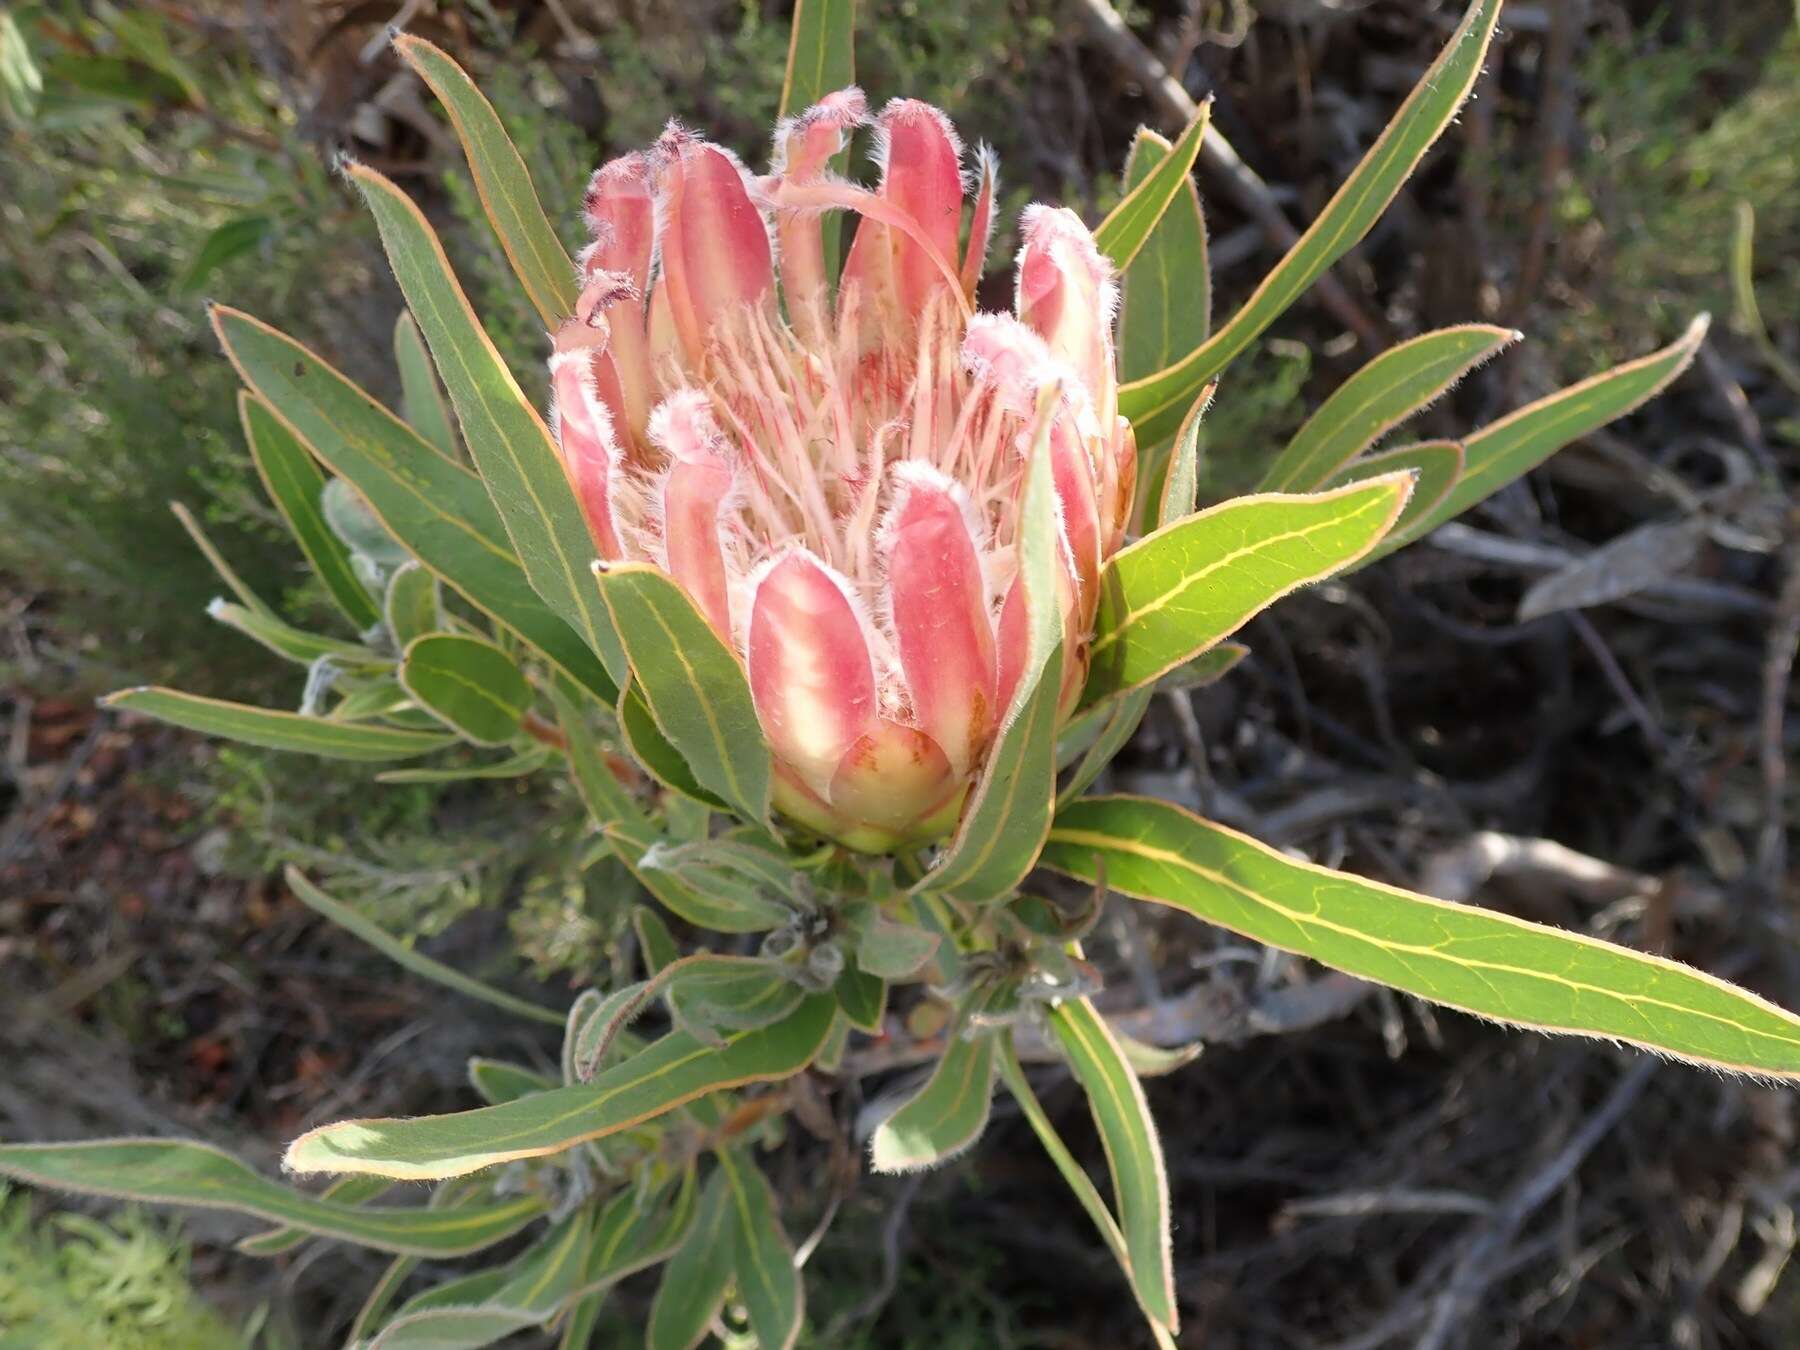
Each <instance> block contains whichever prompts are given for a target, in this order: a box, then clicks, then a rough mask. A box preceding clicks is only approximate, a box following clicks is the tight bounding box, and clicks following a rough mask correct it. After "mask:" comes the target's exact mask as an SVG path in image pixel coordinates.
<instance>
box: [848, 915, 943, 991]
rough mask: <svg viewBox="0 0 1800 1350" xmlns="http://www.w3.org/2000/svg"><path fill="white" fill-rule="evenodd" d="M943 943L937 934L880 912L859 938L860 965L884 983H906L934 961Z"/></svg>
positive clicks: (866, 924)
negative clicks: (910, 976) (896, 920)
mask: <svg viewBox="0 0 1800 1350" xmlns="http://www.w3.org/2000/svg"><path fill="white" fill-rule="evenodd" d="M939 940H940V939H939V938H938V935H937V934H936V933H927V932H926V931H925V930H924V929H923V928H920V927H918V926H916V925H914V924H910V923H895V922H894V921H893V920H892V919H890V918H888V917H887V916H886V915H885V914H882V913H881V912H880V911H876V912H875V913H874V914H873V915H871V916H870V917H869V919H868V920H867V921H866V922H865V923H864V924H863V926H862V930H861V931H860V932H859V933H858V934H857V936H856V964H857V965H858V966H859V967H861V968H862V970H863V971H864V972H865V973H866V974H869V975H874V976H877V977H879V978H880V979H884V980H903V979H905V978H906V977H907V976H908V975H911V974H914V973H915V972H917V971H918V969H919V967H921V966H923V965H924V964H925V963H926V962H927V961H929V960H931V958H932V955H933V954H934V953H935V952H936V951H937V949H938V943H939Z"/></svg>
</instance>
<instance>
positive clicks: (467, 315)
mask: <svg viewBox="0 0 1800 1350" xmlns="http://www.w3.org/2000/svg"><path fill="white" fill-rule="evenodd" d="M347 172H348V174H349V177H350V181H351V182H352V183H354V184H355V185H356V187H357V188H358V190H360V191H361V192H362V194H363V200H364V201H365V202H367V203H368V205H369V210H370V211H371V212H372V213H373V215H374V217H375V226H376V228H377V229H378V230H379V231H380V233H381V241H382V244H383V246H384V247H385V248H386V249H387V255H388V261H389V263H390V264H391V265H392V266H393V269H394V277H395V279H396V280H397V281H398V282H399V283H400V290H401V292H402V293H403V294H404V295H405V296H406V303H407V307H408V308H409V309H411V310H412V314H413V317H414V318H415V319H417V320H418V321H419V330H420V331H421V332H422V333H424V334H425V342H426V345H427V346H429V347H430V348H431V355H432V358H433V359H434V360H435V361H436V362H437V368H438V374H439V375H441V376H442V377H443V380H444V386H445V388H446V389H448V390H449V391H450V402H451V403H452V405H454V406H455V408H456V416H457V419H458V421H460V422H461V423H462V431H463V442H464V444H466V445H467V446H468V447H469V453H470V455H471V456H472V457H473V459H474V461H475V466H476V468H477V469H479V470H480V471H481V478H482V482H483V483H485V484H486V486H487V490H488V493H489V495H490V496H491V497H492V498H493V501H494V505H495V506H496V507H498V508H499V510H500V519H501V520H502V521H503V522H504V523H505V526H506V533H507V535H508V537H509V538H510V539H511V540H512V545H513V548H514V549H515V550H516V552H517V554H518V558H519V561H520V563H521V564H522V565H523V566H524V568H525V575H526V576H528V577H530V578H531V585H532V587H533V589H535V590H536V591H537V593H538V594H539V595H541V596H542V597H543V598H544V600H545V602H546V603H547V604H548V605H549V606H550V608H551V609H553V610H554V611H555V612H556V613H558V614H559V615H561V616H562V618H563V619H564V621H566V622H567V623H568V624H569V625H570V626H571V627H572V628H574V630H575V631H576V632H577V633H579V634H581V637H582V640H583V641H584V642H586V643H587V645H588V647H589V648H590V649H591V650H593V651H594V652H597V653H598V654H599V656H600V658H601V659H602V660H603V661H604V662H605V663H606V667H607V669H608V671H610V672H611V673H612V675H613V679H614V681H615V682H617V681H618V680H619V679H620V678H621V677H622V675H623V671H624V654H623V652H622V651H621V650H620V647H619V639H618V635H617V634H616V633H614V632H613V631H612V627H611V624H610V623H609V622H608V620H607V617H606V614H605V611H604V610H603V608H602V607H601V605H600V597H599V595H598V594H597V593H596V592H595V590H594V586H593V583H592V581H591V580H590V579H589V576H588V563H589V561H590V560H591V559H592V558H593V556H594V541H593V537H592V536H591V535H590V534H589V533H588V526H587V521H586V519H585V518H584V517H583V515H582V512H581V506H580V503H578V502H577V501H576V499H575V489H574V488H573V487H571V486H570V484H569V478H568V474H567V473H566V472H565V471H564V469H563V464H562V458H561V456H560V455H559V454H558V452H557V449H556V445H555V443H554V442H553V441H552V440H551V439H550V430H549V428H548V427H546V426H545V425H544V419H543V418H541V417H539V416H538V412H537V409H536V408H534V407H532V405H531V403H530V401H529V400H528V399H527V398H526V397H525V395H524V393H523V391H521V390H520V388H519V386H518V385H517V384H516V383H514V381H513V377H512V374H511V372H510V371H508V370H507V368H506V363H505V362H504V361H503V360H501V358H500V353H499V352H498V351H497V350H495V348H494V344H493V343H492V342H491V341H490V340H489V339H488V335H487V334H486V333H485V332H484V331H483V330H482V327H481V323H480V320H478V319H477V318H476V317H475V311H474V310H473V309H472V308H470V306H469V300H468V297H467V296H465V295H464V294H463V291H462V287H461V286H460V285H459V284H458V283H457V280H456V276H455V274H454V273H453V272H451V270H450V260H449V258H447V257H445V255H444V248H443V245H442V244H440V243H439V242H438V237H437V235H436V233H435V232H434V231H433V230H432V228H431V226H430V224H429V223H428V222H427V221H426V219H425V217H424V215H423V214H422V213H421V212H420V210H419V208H418V207H417V206H416V205H415V204H414V203H413V200H412V199H411V198H410V197H408V196H407V195H406V194H405V193H404V192H402V191H400V189H399V188H397V187H396V186H394V184H393V183H391V182H389V181H388V180H387V179H386V178H383V177H382V176H381V175H380V174H378V173H376V172H375V171H374V170H372V169H369V168H367V167H365V166H362V165H351V166H350V168H349V169H348V170H347Z"/></svg>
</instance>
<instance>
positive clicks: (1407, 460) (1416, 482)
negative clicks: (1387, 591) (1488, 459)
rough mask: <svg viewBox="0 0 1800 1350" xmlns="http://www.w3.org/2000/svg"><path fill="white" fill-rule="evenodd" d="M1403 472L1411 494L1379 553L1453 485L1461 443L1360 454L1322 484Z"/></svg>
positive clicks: (1425, 444)
mask: <svg viewBox="0 0 1800 1350" xmlns="http://www.w3.org/2000/svg"><path fill="white" fill-rule="evenodd" d="M1403 471H1404V472H1410V473H1412V474H1413V475H1414V479H1413V490H1412V496H1410V497H1408V498H1407V499H1406V508H1405V509H1404V510H1403V511H1401V512H1400V518H1399V519H1398V520H1396V521H1395V522H1394V528H1393V529H1391V530H1389V531H1388V535H1387V538H1386V539H1384V540H1382V541H1381V543H1380V544H1378V545H1377V546H1376V548H1377V550H1378V551H1380V552H1386V551H1387V550H1389V549H1390V548H1392V547H1394V546H1395V545H1394V540H1396V539H1405V538H1408V537H1409V536H1410V535H1411V534H1412V531H1413V527H1414V526H1415V525H1417V524H1418V522H1419V521H1421V520H1423V519H1425V517H1426V516H1428V515H1429V514H1430V513H1431V512H1432V511H1433V510H1435V509H1436V508H1437V506H1438V504H1439V503H1440V502H1442V501H1443V500H1444V498H1445V496H1446V495H1447V494H1448V493H1449V491H1450V489H1451V488H1452V487H1453V486H1455V484H1456V480H1457V478H1458V477H1459V476H1460V475H1461V473H1462V471H1463V448H1462V442H1460V441H1418V442H1416V443H1414V444H1412V445H1396V446H1395V447H1394V448H1393V449H1392V450H1381V451H1377V452H1376V453H1375V454H1372V455H1364V456H1363V457H1362V458H1361V459H1359V460H1357V461H1355V462H1354V463H1352V464H1351V465H1350V466H1349V467H1348V468H1346V469H1344V470H1343V471H1342V472H1341V473H1339V474H1338V475H1337V477H1335V478H1333V479H1332V480H1331V481H1330V482H1329V483H1327V484H1326V485H1325V486H1326V488H1327V489H1331V488H1340V487H1350V486H1351V485H1352V484H1355V483H1366V482H1368V481H1369V479H1371V478H1380V477H1381V476H1382V475H1384V474H1390V473H1400V472H1403ZM1363 561H1364V562H1367V561H1368V559H1366V558H1365V559H1364V560H1363Z"/></svg>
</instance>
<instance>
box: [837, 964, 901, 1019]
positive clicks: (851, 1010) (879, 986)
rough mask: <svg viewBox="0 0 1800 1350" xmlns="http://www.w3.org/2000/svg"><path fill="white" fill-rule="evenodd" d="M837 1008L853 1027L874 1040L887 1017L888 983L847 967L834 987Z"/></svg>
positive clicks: (864, 971)
mask: <svg viewBox="0 0 1800 1350" xmlns="http://www.w3.org/2000/svg"><path fill="white" fill-rule="evenodd" d="M834 992H835V993H836V995H837V1001H838V1007H840V1008H842V1009H843V1011H844V1016H845V1017H847V1018H849V1019H850V1025H851V1026H853V1027H855V1028H856V1029H857V1030H858V1031H866V1032H868V1033H869V1034H870V1035H871V1036H879V1035H880V1034H881V1032H882V1029H883V1028H882V1025H881V1023H882V1019H883V1018H884V1017H886V1016H887V994H888V987H887V981H886V980H884V979H882V978H881V977H880V976H878V975H871V974H869V973H868V972H867V971H866V970H857V969H856V968H855V967H853V966H846V967H844V971H843V973H842V974H841V975H839V976H838V978H837V984H836V985H835V986H834Z"/></svg>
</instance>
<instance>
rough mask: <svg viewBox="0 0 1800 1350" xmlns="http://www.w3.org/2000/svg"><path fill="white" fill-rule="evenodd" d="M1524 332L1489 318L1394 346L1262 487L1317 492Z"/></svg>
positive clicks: (1291, 446)
mask: <svg viewBox="0 0 1800 1350" xmlns="http://www.w3.org/2000/svg"><path fill="white" fill-rule="evenodd" d="M1523 336H1524V334H1522V333H1519V332H1517V331H1515V330H1513V329H1507V328H1495V327H1493V326H1491V325H1489V324H1484V323H1470V324H1463V325H1461V326H1460V327H1457V328H1444V329H1440V330H1438V331H1437V332H1435V333H1426V334H1425V335H1424V336H1422V337H1416V338H1413V339H1412V340H1411V341H1410V342H1402V343H1401V344H1400V345H1399V346H1397V347H1391V348H1389V349H1388V350H1387V351H1385V352H1383V353H1382V354H1381V355H1380V356H1378V357H1376V358H1375V359H1374V360H1373V361H1371V362H1369V364H1368V365H1366V366H1364V367H1363V368H1362V369H1361V370H1359V371H1357V372H1356V374H1354V375H1352V376H1351V377H1350V378H1349V379H1347V380H1345V381H1344V382H1343V384H1341V385H1339V386H1338V388H1337V389H1336V391H1334V392H1333V393H1332V395H1331V397H1330V398H1328V399H1326V400H1325V402H1324V403H1322V404H1320V405H1319V410H1318V411H1317V412H1315V413H1314V414H1313V415H1312V416H1311V417H1309V418H1307V419H1306V423H1305V425H1303V426H1302V427H1301V428H1300V430H1299V431H1297V432H1295V433H1294V439H1293V440H1291V441H1289V442H1288V445H1287V448H1286V449H1285V450H1283V451H1282V452H1281V453H1280V454H1279V455H1277V456H1276V457H1275V462H1274V463H1273V464H1271V465H1269V467H1268V470H1267V471H1266V472H1265V473H1264V474H1263V477H1262V482H1261V483H1259V484H1258V485H1257V491H1259V492H1310V491H1312V490H1313V489H1314V488H1319V487H1323V486H1324V485H1325V484H1326V483H1327V482H1329V481H1331V480H1332V479H1333V478H1335V477H1336V476H1337V474H1338V473H1339V471H1340V470H1342V469H1343V468H1344V466H1345V465H1347V464H1349V463H1350V461H1351V460H1353V459H1355V458H1356V456H1357V455H1359V454H1361V453H1362V452H1363V451H1364V450H1366V449H1368V448H1369V447H1370V446H1371V445H1373V444H1375V442H1376V441H1378V440H1380V439H1381V438H1382V437H1383V436H1385V435H1386V434H1387V433H1388V432H1389V431H1391V430H1392V429H1393V428H1394V427H1396V426H1398V425H1399V424H1400V423H1401V422H1403V421H1404V420H1406V419H1407V418H1408V417H1411V416H1412V415H1413V414H1414V413H1416V412H1418V411H1419V409H1421V408H1423V407H1424V406H1425V405H1426V404H1428V403H1430V402H1432V401H1433V400H1435V399H1437V398H1439V397H1441V396H1442V395H1443V394H1444V393H1445V391H1446V390H1448V389H1449V388H1450V386H1451V385H1453V384H1455V383H1456V382H1457V381H1458V380H1460V379H1461V378H1462V377H1463V376H1464V375H1466V374H1468V373H1469V371H1470V370H1472V369H1474V368H1475V367H1476V366H1478V365H1480V364H1481V363H1482V362H1483V361H1485V360H1487V359H1488V358H1489V357H1490V356H1493V355H1494V354H1495V353H1496V352H1498V351H1499V350H1500V349H1501V348H1502V347H1505V346H1507V345H1509V344H1510V343H1514V342H1517V341H1518V340H1519V339H1520V338H1521V337H1523Z"/></svg>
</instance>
